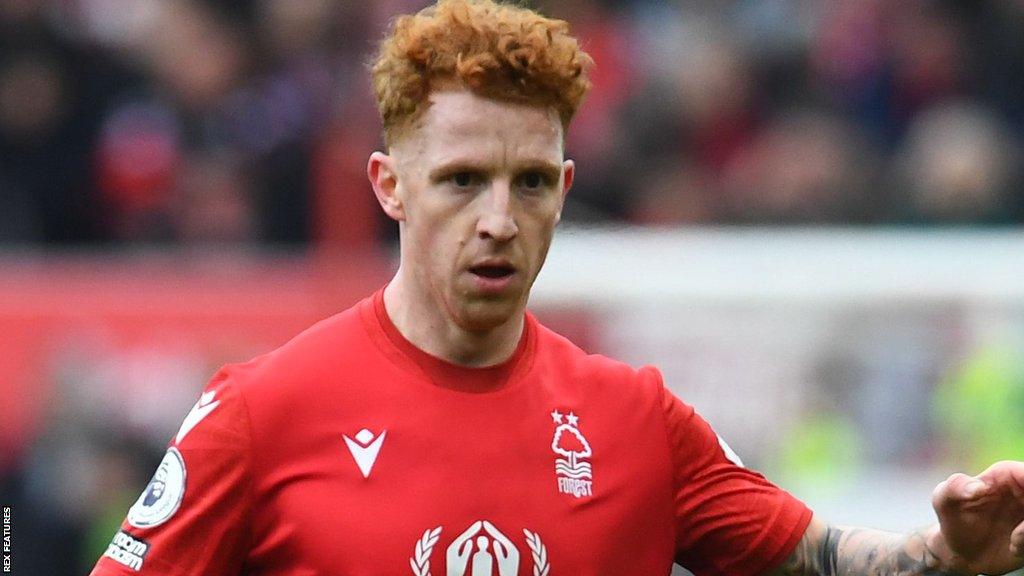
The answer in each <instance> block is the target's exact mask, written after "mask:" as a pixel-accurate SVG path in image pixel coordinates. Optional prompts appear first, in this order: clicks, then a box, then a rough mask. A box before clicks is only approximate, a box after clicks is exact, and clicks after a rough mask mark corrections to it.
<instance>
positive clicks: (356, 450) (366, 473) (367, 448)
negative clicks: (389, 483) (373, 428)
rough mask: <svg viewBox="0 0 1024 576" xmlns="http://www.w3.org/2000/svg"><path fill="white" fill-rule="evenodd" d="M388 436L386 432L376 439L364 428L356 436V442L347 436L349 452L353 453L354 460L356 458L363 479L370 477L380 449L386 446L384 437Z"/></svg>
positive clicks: (346, 442)
mask: <svg viewBox="0 0 1024 576" xmlns="http://www.w3.org/2000/svg"><path fill="white" fill-rule="evenodd" d="M387 434H388V431H387V430H384V431H382V432H381V433H380V436H377V438H376V439H374V437H373V432H370V431H369V430H367V429H366V428H363V429H362V430H360V431H359V433H358V434H356V439H355V440H353V439H351V438H349V437H348V436H345V444H347V445H348V451H349V452H351V453H352V458H355V461H356V466H359V471H360V472H362V473H363V478H369V477H370V470H372V469H373V463H374V462H376V461H377V454H380V447H381V446H382V445H383V444H384V437H385V436H387ZM342 436H344V434H343V435H342Z"/></svg>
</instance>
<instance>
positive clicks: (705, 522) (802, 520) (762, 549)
mask: <svg viewBox="0 0 1024 576" xmlns="http://www.w3.org/2000/svg"><path fill="white" fill-rule="evenodd" d="M649 370H651V371H652V372H653V373H654V376H655V377H656V378H658V380H659V381H660V379H661V376H660V375H659V374H658V373H657V371H656V370H653V369H649ZM661 390H662V394H663V399H662V407H663V410H664V415H665V426H666V429H667V435H668V441H669V449H670V451H671V457H672V467H673V490H674V492H675V494H674V497H675V500H674V503H675V527H676V561H677V562H678V563H679V564H681V565H682V566H684V567H685V568H687V569H688V570H690V571H691V572H693V573H694V574H696V575H697V576H705V575H716V576H717V575H729V576H752V575H754V574H762V573H764V572H767V571H769V570H771V569H773V568H775V567H777V566H779V565H780V564H782V562H783V561H784V560H785V559H786V558H787V557H788V556H789V555H790V554H791V553H792V551H793V550H794V549H795V548H796V545H797V543H798V542H799V541H800V539H801V538H802V537H803V535H804V532H805V531H806V530H807V526H808V524H809V523H810V521H811V516H812V513H811V511H810V509H808V508H807V506H805V505H804V504H803V503H802V502H800V501H799V500H797V499H796V498H794V497H793V496H792V495H790V494H789V493H787V492H786V491H784V490H782V489H781V488H779V487H777V486H775V485H774V484H772V483H771V482H769V481H768V480H767V479H765V477H764V476H762V475H761V474H759V473H757V472H754V471H752V470H749V469H747V468H745V467H743V465H742V463H741V462H740V460H739V458H738V457H737V456H736V454H735V453H734V452H733V451H732V449H731V448H729V446H728V444H726V443H725V441H724V440H722V439H721V437H720V436H718V435H717V434H716V433H715V432H714V430H712V428H711V426H710V425H709V424H708V423H707V422H706V421H705V420H704V419H703V418H701V417H700V415H698V414H697V413H696V411H695V410H694V409H693V408H692V407H691V406H689V405H687V404H685V403H683V402H682V401H681V400H679V398H677V397H676V396H675V395H674V394H672V392H670V391H669V390H667V389H666V388H665V387H664V386H663V385H662V387H661Z"/></svg>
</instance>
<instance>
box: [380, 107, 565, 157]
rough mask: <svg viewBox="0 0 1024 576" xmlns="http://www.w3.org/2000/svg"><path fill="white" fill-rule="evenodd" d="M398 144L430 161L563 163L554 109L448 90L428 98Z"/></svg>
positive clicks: (558, 127)
mask: <svg viewBox="0 0 1024 576" xmlns="http://www.w3.org/2000/svg"><path fill="white" fill-rule="evenodd" d="M397 144H398V145H397V146H396V148H402V149H404V150H403V151H404V152H407V153H410V154H412V155H414V156H416V157H419V158H421V159H424V160H428V161H444V160H445V159H447V157H451V156H457V157H472V158H480V159H484V158H488V159H493V158H495V157H497V156H500V157H501V158H502V159H503V160H505V161H511V160H546V161H550V162H560V161H561V160H562V124H561V122H560V120H559V117H558V114H557V112H555V110H554V109H551V108H543V107H538V106H531V105H527V104H519V103H514V102H504V101H499V100H494V99H491V98H485V97H482V96H478V95H476V94H473V93H472V92H469V91H468V90H445V91H439V92H434V93H432V94H431V95H430V106H428V107H427V108H426V110H425V111H424V112H423V114H422V115H421V116H420V118H418V119H417V121H416V122H415V123H414V124H413V126H412V127H411V129H410V130H409V131H408V132H407V133H406V134H404V135H403V136H402V137H401V138H400V141H399V142H398V143H397ZM453 159H454V158H453Z"/></svg>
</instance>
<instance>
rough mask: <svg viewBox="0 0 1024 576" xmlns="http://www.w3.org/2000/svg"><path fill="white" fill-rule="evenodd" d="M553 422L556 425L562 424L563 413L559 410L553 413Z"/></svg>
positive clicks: (556, 409)
mask: <svg viewBox="0 0 1024 576" xmlns="http://www.w3.org/2000/svg"><path fill="white" fill-rule="evenodd" d="M551 420H553V421H554V423H555V424H561V423H562V413H561V412H559V411H558V408H555V409H554V410H553V411H552V412H551Z"/></svg>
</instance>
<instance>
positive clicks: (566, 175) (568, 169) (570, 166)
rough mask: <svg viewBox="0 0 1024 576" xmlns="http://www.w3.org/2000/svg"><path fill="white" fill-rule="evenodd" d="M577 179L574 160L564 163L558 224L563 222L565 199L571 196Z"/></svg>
mask: <svg viewBox="0 0 1024 576" xmlns="http://www.w3.org/2000/svg"><path fill="white" fill-rule="evenodd" d="M575 177H576V163H575V162H573V161H572V160H566V161H565V162H562V194H561V197H560V198H559V199H558V215H557V216H555V222H556V223H557V222H559V221H561V220H562V207H563V206H565V197H566V196H568V195H569V189H570V188H572V181H573V178H575Z"/></svg>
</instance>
